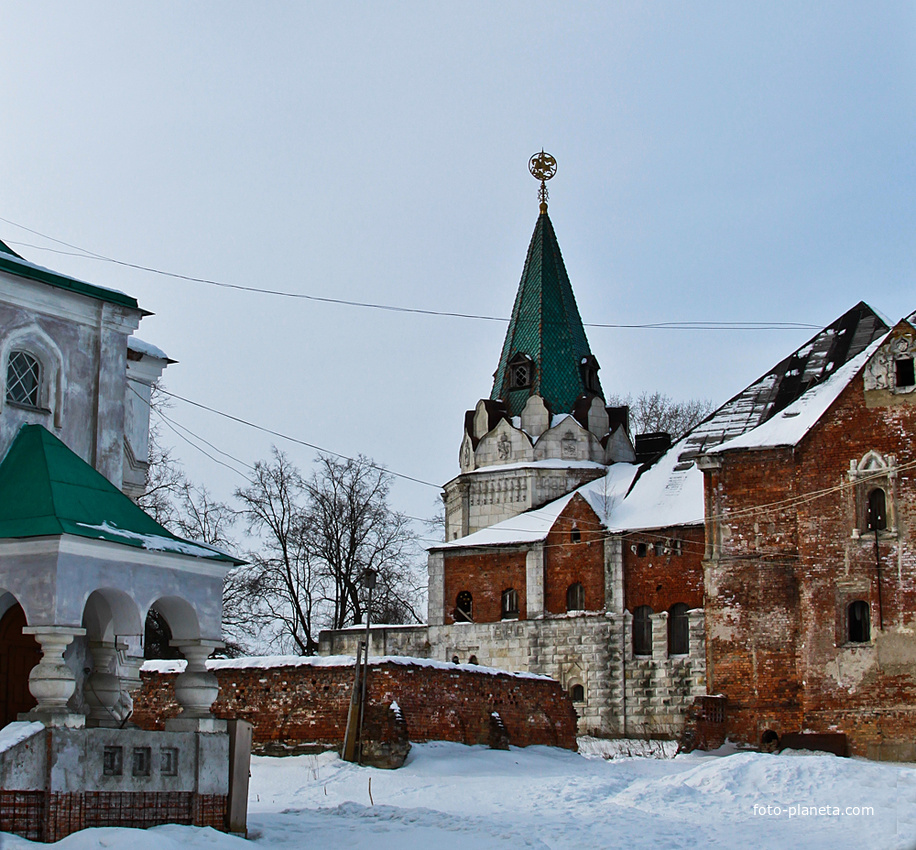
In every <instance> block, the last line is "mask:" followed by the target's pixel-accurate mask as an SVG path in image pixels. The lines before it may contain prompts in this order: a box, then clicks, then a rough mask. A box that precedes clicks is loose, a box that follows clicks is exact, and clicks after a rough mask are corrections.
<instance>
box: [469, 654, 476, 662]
mask: <svg viewBox="0 0 916 850" xmlns="http://www.w3.org/2000/svg"><path fill="white" fill-rule="evenodd" d="M476 663H477V656H476V655H472V656H471V657H470V658H468V664H476Z"/></svg>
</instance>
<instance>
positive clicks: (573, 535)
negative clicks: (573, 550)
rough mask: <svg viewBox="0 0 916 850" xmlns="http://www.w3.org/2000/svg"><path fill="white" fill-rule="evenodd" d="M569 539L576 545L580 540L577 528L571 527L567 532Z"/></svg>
mask: <svg viewBox="0 0 916 850" xmlns="http://www.w3.org/2000/svg"><path fill="white" fill-rule="evenodd" d="M569 539H570V540H571V541H572V542H573V543H578V542H579V541H580V540H581V539H582V532H581V531H579V529H578V528H576V527H575V526H573V530H572V531H570V532H569Z"/></svg>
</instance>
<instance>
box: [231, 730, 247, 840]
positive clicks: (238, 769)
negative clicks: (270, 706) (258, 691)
mask: <svg viewBox="0 0 916 850" xmlns="http://www.w3.org/2000/svg"><path fill="white" fill-rule="evenodd" d="M227 725H228V727H229V805H228V807H227V809H226V827H227V828H228V829H229V832H234V833H235V834H236V835H241V836H243V837H245V838H247V837H248V777H249V776H250V774H251V736H252V732H253V731H254V726H252V725H251V724H250V723H249V722H248V721H247V720H230V721H229V722H228V724H227Z"/></svg>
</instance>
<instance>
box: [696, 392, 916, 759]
mask: <svg viewBox="0 0 916 850" xmlns="http://www.w3.org/2000/svg"><path fill="white" fill-rule="evenodd" d="M914 401H916V399H914V397H913V395H912V394H910V395H908V396H891V395H890V394H889V393H887V392H884V393H883V394H882V393H871V394H870V393H869V392H867V391H866V390H865V387H864V382H863V379H862V376H861V375H860V376H858V377H856V378H855V379H854V380H853V381H852V383H850V385H849V386H848V387H847V388H846V389H845V390H844V391H843V393H842V394H841V395H840V397H839V398H838V399H837V401H836V402H835V403H834V405H833V406H832V407H831V409H830V410H829V412H828V413H827V414H826V415H825V416H824V417H823V418H822V420H821V421H820V422H819V423H818V424H817V425H815V427H814V428H813V429H812V430H811V431H810V432H809V434H808V435H807V436H806V437H805V438H804V439H803V440H802V441H801V443H800V444H799V445H798V446H797V447H796V449H795V450H794V451H793V450H791V449H771V450H765V451H757V452H740V453H735V454H728V455H725V456H724V457H723V458H722V461H721V463H722V466H721V468H720V469H712V470H708V471H707V476H706V494H707V505H708V508H707V510H708V512H709V513H710V514H723V516H722V518H721V519H720V520H719V521H716V522H711V523H710V525H709V528H710V544H711V551H710V554H711V558H710V560H709V562H708V564H707V567H708V571H707V576H706V617H707V626H708V628H707V631H708V637H707V640H708V646H707V652H708V668H709V670H708V672H709V689H710V693H718V692H721V693H724V694H726V696H727V697H728V719H727V724H728V731H729V736H730V737H732V738H733V739H737V740H741V741H748V742H751V743H759V742H760V738H761V736H762V734H763V733H764V732H765V731H768V730H772V731H773V732H775V733H776V734H778V735H782V734H784V733H786V732H798V731H802V730H805V731H812V732H844V733H846V734H847V735H848V737H849V742H850V750H851V752H852V754H855V755H870V756H874V757H882V758H883V757H891V758H910V757H912V755H913V754H916V748H914V747H913V745H912V743H911V742H912V741H913V739H914V736H916V709H914V708H912V706H913V705H914V704H916V676H914V671H916V637H913V634H914V632H916V553H914V551H913V546H912V543H911V540H910V532H909V529H910V528H911V527H912V523H913V521H914V520H916V487H914V481H913V472H912V470H910V469H909V468H908V465H909V464H913V463H916V451H914V448H913V441H912V435H913V434H914V433H916V404H914ZM869 452H874V453H876V454H877V456H879V458H881V461H880V462H881V463H883V462H885V461H887V462H888V463H889V464H890V466H889V468H890V469H892V470H893V472H890V473H888V474H887V475H885V476H884V477H883V478H882V477H881V475H880V474H879V475H878V476H877V477H876V478H875V479H874V480H873V481H868V480H867V479H865V478H863V477H862V475H860V474H859V473H856V471H855V468H856V466H857V465H858V464H862V463H863V462H864V461H865V460H866V459H867V456H868V453H869ZM850 464H852V466H853V472H850ZM879 472H880V470H879ZM879 484H880V486H881V487H882V488H883V489H886V491H887V501H888V525H889V527H888V529H886V530H883V531H880V532H879V534H878V547H877V563H876V551H875V536H874V533H873V532H865V531H863V529H864V528H865V525H864V523H865V522H866V518H865V504H864V502H865V501H866V500H867V496H868V492H869V490H870V489H872V487H873V486H876V485H879ZM801 496H804V498H803V499H802V498H799V499H797V500H794V499H795V497H801ZM786 500H794V501H791V502H790V504H788V505H787V504H786ZM776 502H781V503H782V505H780V506H779V507H778V508H771V509H769V510H756V511H751V510H749V509H752V508H755V507H756V508H759V507H760V506H765V505H773V503H776ZM742 512H743V513H742ZM891 526H892V527H891ZM879 574H880V576H881V580H880V592H879V578H878V577H879ZM855 600H861V601H864V602H865V603H867V606H868V611H869V615H870V619H871V634H870V639H868V640H866V641H863V642H855V643H853V642H850V640H849V634H848V622H847V619H848V609H849V605H850V603H851V602H852V601H855ZM882 619H883V628H882V623H881V620H882Z"/></svg>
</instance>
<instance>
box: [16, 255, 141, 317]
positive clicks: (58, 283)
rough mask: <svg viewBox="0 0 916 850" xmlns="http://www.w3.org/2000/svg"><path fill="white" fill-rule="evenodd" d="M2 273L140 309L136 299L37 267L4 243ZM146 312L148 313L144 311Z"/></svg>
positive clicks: (114, 290)
mask: <svg viewBox="0 0 916 850" xmlns="http://www.w3.org/2000/svg"><path fill="white" fill-rule="evenodd" d="M0 271H5V272H8V273H9V274H14V275H16V276H17V277H24V278H28V279H29V280H37V281H38V282H40V283H46V284H48V286H53V287H56V288H57V289H66V290H68V291H69V292H78V293H79V294H80V295H88V296H89V297H90V298H96V299H98V300H99V301H109V302H111V303H112V304H121V305H123V306H124V307H133V308H134V309H135V310H138V309H140V306H139V304H137V299H136V298H131V296H130V295H125V294H124V293H123V292H118V291H117V290H116V289H106V288H105V287H103V286H93V285H92V284H91V283H86V282H85V281H82V280H77V279H76V278H75V277H68V276H67V275H65V274H60V273H58V272H55V271H52V270H51V269H46V268H43V267H42V266H36V265H35V264H34V263H30V262H29V261H28V260H26V259H24V258H22V257H20V256H19V254H17V253H16V252H15V251H13V250H12V249H11V248H10V247H9V246H8V245H6V244H5V243H4V242H0ZM144 312H146V311H144Z"/></svg>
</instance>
